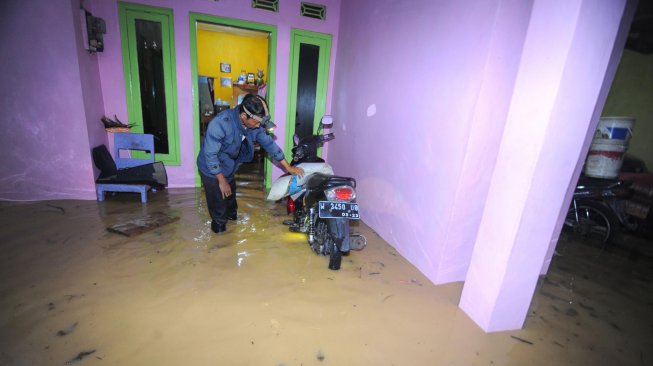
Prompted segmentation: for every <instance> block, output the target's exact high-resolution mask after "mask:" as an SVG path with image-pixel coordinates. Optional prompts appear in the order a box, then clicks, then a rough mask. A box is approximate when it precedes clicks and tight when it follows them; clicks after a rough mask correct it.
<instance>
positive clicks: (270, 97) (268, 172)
mask: <svg viewBox="0 0 653 366" xmlns="http://www.w3.org/2000/svg"><path fill="white" fill-rule="evenodd" d="M197 22H202V23H213V24H220V25H228V26H232V27H239V28H245V29H252V30H257V31H263V32H268V33H270V39H269V43H268V44H269V48H270V49H269V51H268V54H269V56H268V57H269V66H268V75H267V76H268V87H267V101H268V107H269V108H270V115H271V116H272V117H273V120H274V90H275V82H276V69H277V68H276V66H277V27H275V26H272V25H268V24H261V23H255V22H248V21H244V20H237V19H230V18H222V17H217V16H212V15H206V14H198V13H190V21H189V24H190V32H189V34H190V67H191V85H192V88H193V89H192V90H193V107H192V108H191V109H192V110H193V136H195V149H194V151H195V157H197V154H199V151H200V143H201V140H200V132H199V128H196V127H197V126H196V124H197V121H199V96H198V95H199V94H198V93H199V90H198V89H197V77H198V74H197ZM264 175H265V178H264V179H265V188H266V189H269V188H270V186H271V185H272V162H271V161H270V159H269V158H267V159H266V161H265V174H264ZM200 185H201V181H200V176H199V173H198V172H197V169H196V171H195V186H196V187H199V186H200Z"/></svg>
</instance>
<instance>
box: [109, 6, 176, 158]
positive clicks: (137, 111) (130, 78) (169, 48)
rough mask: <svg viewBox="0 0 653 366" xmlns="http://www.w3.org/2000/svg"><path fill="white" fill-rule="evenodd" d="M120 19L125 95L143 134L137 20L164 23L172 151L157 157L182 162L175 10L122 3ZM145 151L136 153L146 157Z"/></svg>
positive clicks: (130, 115) (131, 118) (137, 129)
mask: <svg viewBox="0 0 653 366" xmlns="http://www.w3.org/2000/svg"><path fill="white" fill-rule="evenodd" d="M118 15H119V22H120V40H121V47H122V61H123V70H124V75H125V96H126V98H127V111H128V119H129V123H135V124H136V125H135V126H134V127H132V129H131V130H132V132H135V133H143V120H142V109H141V102H140V79H139V76H138V56H137V54H136V47H135V44H134V43H135V42H133V40H132V37H133V36H134V27H135V25H134V21H135V20H136V19H145V20H151V21H156V22H160V23H161V33H162V43H163V44H162V46H163V48H162V49H163V52H164V54H165V55H164V71H163V74H164V84H165V94H166V95H165V101H166V116H167V130H168V146H169V151H168V154H160V153H157V154H156V155H155V159H156V160H158V161H162V162H164V163H165V164H167V165H180V163H181V156H180V153H179V120H178V119H179V116H178V112H177V111H178V109H177V73H176V70H177V66H176V62H175V37H174V34H175V31H174V26H173V24H174V19H173V14H172V10H171V9H166V8H159V7H153V6H146V5H139V4H131V3H125V2H119V3H118ZM144 155H145V154H135V156H144Z"/></svg>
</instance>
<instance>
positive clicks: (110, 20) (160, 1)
mask: <svg viewBox="0 0 653 366" xmlns="http://www.w3.org/2000/svg"><path fill="white" fill-rule="evenodd" d="M133 2H135V3H139V4H144V5H150V6H159V7H165V8H170V9H172V10H173V14H174V28H175V50H176V63H177V96H178V118H179V134H180V141H181V165H180V166H167V167H166V170H167V171H168V177H169V186H170V187H188V186H193V185H194V184H195V172H196V167H195V158H196V156H195V152H194V143H195V141H194V140H193V139H194V137H193V133H194V129H195V128H196V124H195V122H194V121H193V118H192V117H193V108H195V106H194V105H192V95H191V92H192V87H193V83H194V82H195V81H194V80H191V74H190V71H191V65H190V45H189V41H190V34H189V14H190V12H194V13H202V14H209V15H215V16H219V17H225V18H234V19H241V20H247V21H254V22H258V23H264V24H272V25H276V27H277V32H278V33H277V67H276V90H275V104H274V107H275V119H276V121H279V122H281V123H277V125H278V126H279V128H277V131H276V133H275V134H276V136H277V138H278V139H277V143H278V144H279V145H280V146H282V147H283V144H284V141H283V136H284V135H285V126H284V124H285V120H286V103H287V97H288V93H287V89H288V88H287V84H288V65H289V49H290V46H289V45H290V30H291V28H298V29H303V30H310V31H315V32H321V33H328V34H331V35H333V51H332V53H331V59H332V60H334V59H335V56H336V52H335V50H336V47H337V43H338V37H337V34H338V23H339V13H340V0H327V1H319V3H321V4H324V5H326V6H327V19H326V20H325V21H320V20H317V19H311V18H306V17H302V16H300V15H299V7H300V2H301V1H300V0H281V1H280V7H279V12H278V13H273V12H269V11H264V10H260V9H253V8H252V7H251V2H250V1H242V0H221V1H217V2H216V1H206V0H187V1H173V0H141V1H133ZM87 3H89V4H92V7H93V9H94V14H95V15H97V16H100V17H102V18H104V19H105V21H106V22H107V34H106V35H105V38H104V39H105V51H104V52H103V53H102V54H101V55H99V65H100V79H101V82H102V91H103V96H104V107H105V113H106V114H107V115H111V116H112V115H114V114H116V115H117V116H118V118H119V119H120V120H122V121H127V104H126V97H125V84H124V77H123V65H122V53H121V52H122V50H121V45H120V29H119V24H118V5H117V4H118V2H117V1H116V0H90V1H89V0H87ZM332 63H333V61H332ZM332 69H333V66H332ZM332 78H333V72H331V73H330V79H332ZM331 84H333V83H332V82H330V83H329V85H331ZM329 95H330V93H329ZM330 103H331V101H330V98H329V99H328V100H327V112H328V111H329V110H330ZM275 169H276V170H275V172H274V176H278V175H279V174H280V170H278V169H277V168H275Z"/></svg>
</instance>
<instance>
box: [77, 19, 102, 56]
mask: <svg viewBox="0 0 653 366" xmlns="http://www.w3.org/2000/svg"><path fill="white" fill-rule="evenodd" d="M81 18H82V19H81V21H82V35H83V39H84V48H85V49H86V50H87V51H89V52H91V53H93V52H102V51H104V40H103V34H105V33H106V32H107V26H106V23H105V22H104V19H102V18H98V17H94V16H93V14H91V13H90V12H88V11H86V10H84V9H82V10H81Z"/></svg>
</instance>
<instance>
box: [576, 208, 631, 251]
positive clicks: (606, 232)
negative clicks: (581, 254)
mask: <svg viewBox="0 0 653 366" xmlns="http://www.w3.org/2000/svg"><path fill="white" fill-rule="evenodd" d="M618 225H619V220H618V219H617V217H616V216H615V214H614V213H613V212H612V211H611V210H610V208H609V207H607V206H606V205H604V204H602V203H600V202H595V201H582V200H576V207H575V208H574V203H573V202H572V204H571V207H570V208H569V211H568V212H567V217H566V218H565V227H567V228H568V229H569V230H570V231H571V232H572V233H573V234H575V235H578V236H580V237H582V238H583V239H584V240H587V241H588V242H589V243H590V244H594V245H597V244H598V245H599V246H600V247H601V248H605V247H607V246H608V245H610V244H611V243H612V239H614V236H615V234H616V233H617V231H618Z"/></svg>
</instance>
